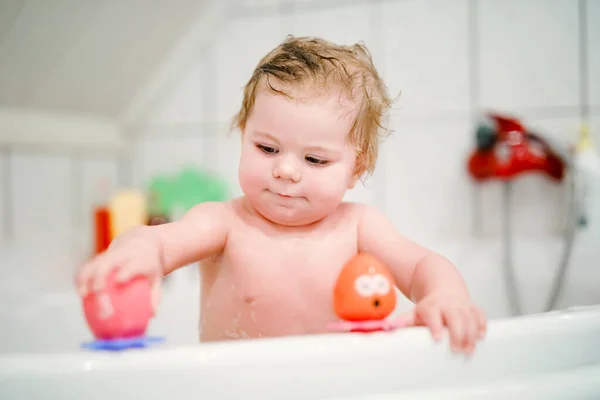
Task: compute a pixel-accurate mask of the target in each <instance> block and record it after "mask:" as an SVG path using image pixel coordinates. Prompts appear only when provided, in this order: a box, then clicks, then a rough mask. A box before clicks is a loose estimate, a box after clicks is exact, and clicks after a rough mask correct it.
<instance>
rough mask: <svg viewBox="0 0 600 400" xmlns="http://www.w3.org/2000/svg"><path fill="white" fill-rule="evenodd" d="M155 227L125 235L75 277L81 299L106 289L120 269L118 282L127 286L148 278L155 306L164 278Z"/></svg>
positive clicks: (139, 229)
mask: <svg viewBox="0 0 600 400" xmlns="http://www.w3.org/2000/svg"><path fill="white" fill-rule="evenodd" d="M149 229H152V227H147V226H143V227H139V228H134V229H132V230H130V231H129V232H125V233H124V234H123V235H122V237H118V238H116V240H115V243H113V244H112V245H111V247H110V248H109V249H108V250H106V251H105V252H104V253H101V254H99V255H97V256H95V257H94V258H93V259H91V260H89V261H88V262H87V263H85V264H83V265H82V266H81V268H80V269H79V271H78V272H77V274H76V277H75V284H76V286H77V290H78V292H79V295H80V296H81V297H85V296H86V295H87V294H88V293H90V292H97V291H100V290H102V289H103V288H104V284H105V279H106V277H107V275H108V274H109V273H110V272H112V271H113V270H115V269H117V270H118V272H117V275H116V280H117V282H126V281H128V280H129V279H131V278H133V277H134V276H139V275H142V276H146V277H147V278H148V279H149V280H150V283H151V284H152V285H153V287H154V290H153V292H154V293H153V303H154V306H155V307H156V305H157V303H158V301H159V299H158V297H159V296H160V294H159V293H160V292H159V290H160V279H161V278H162V275H163V270H164V266H163V261H162V251H161V247H160V243H159V241H158V240H156V239H154V238H153V236H152V235H150V234H148V230H149Z"/></svg>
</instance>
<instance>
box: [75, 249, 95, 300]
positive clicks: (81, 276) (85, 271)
mask: <svg viewBox="0 0 600 400" xmlns="http://www.w3.org/2000/svg"><path fill="white" fill-rule="evenodd" d="M99 259H100V256H97V257H95V258H94V259H93V260H90V261H88V262H87V263H85V264H83V266H82V267H81V268H80V269H79V270H78V271H77V273H76V275H75V285H76V287H77V291H78V292H79V295H80V296H82V297H83V296H86V295H87V294H88V293H89V292H90V280H91V278H92V276H93V274H94V271H95V270H96V269H97V267H98V260H99Z"/></svg>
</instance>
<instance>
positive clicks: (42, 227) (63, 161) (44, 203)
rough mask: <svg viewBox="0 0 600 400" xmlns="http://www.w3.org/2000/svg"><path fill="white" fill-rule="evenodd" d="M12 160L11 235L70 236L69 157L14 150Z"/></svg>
mask: <svg viewBox="0 0 600 400" xmlns="http://www.w3.org/2000/svg"><path fill="white" fill-rule="evenodd" d="M11 162H12V164H11V180H12V183H13V185H12V186H13V187H12V190H13V192H12V206H13V208H12V210H13V221H14V238H15V239H16V240H27V241H32V240H40V241H44V240H56V239H61V238H64V239H67V238H69V237H70V235H71V232H72V228H73V213H72V206H73V203H72V201H71V200H72V192H71V190H72V188H71V181H72V180H71V169H70V166H71V164H70V161H69V159H68V158H67V157H61V156H51V155H43V154H20V153H13V155H12V157H11Z"/></svg>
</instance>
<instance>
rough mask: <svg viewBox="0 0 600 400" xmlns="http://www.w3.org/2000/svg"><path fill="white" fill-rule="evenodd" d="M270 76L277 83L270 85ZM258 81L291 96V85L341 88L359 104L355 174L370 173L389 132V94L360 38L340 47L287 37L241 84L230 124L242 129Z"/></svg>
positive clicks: (354, 137) (352, 136)
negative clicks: (238, 104)
mask: <svg viewBox="0 0 600 400" xmlns="http://www.w3.org/2000/svg"><path fill="white" fill-rule="evenodd" d="M272 80H274V81H275V83H279V84H277V85H276V86H273V83H274V82H272ZM261 85H265V87H268V88H269V89H270V90H272V91H274V92H276V93H278V94H281V95H283V96H286V97H289V98H291V97H292V95H291V90H288V91H286V90H285V89H284V88H286V87H287V88H307V87H308V88H310V89H317V90H331V89H333V88H335V89H341V90H342V92H341V93H340V94H345V95H346V97H347V98H348V99H350V100H351V101H352V102H353V103H354V104H355V105H356V106H357V108H356V109H355V110H354V120H353V124H352V128H351V131H350V135H349V136H350V140H351V142H352V144H353V145H354V146H355V147H356V154H357V163H356V169H355V174H356V175H357V176H361V175H363V174H364V173H365V172H368V173H372V172H373V171H374V169H375V164H376V161H377V157H378V153H379V140H380V138H382V137H384V136H387V135H388V134H389V133H391V130H389V129H387V128H385V127H384V126H383V120H384V118H385V116H386V114H387V110H388V109H390V108H391V104H392V99H391V98H390V97H389V95H388V92H387V88H386V86H385V84H384V83H383V81H382V79H381V78H380V77H379V74H378V73H377V70H376V69H375V66H374V65H373V60H372V58H371V54H370V53H369V51H368V50H367V48H366V47H365V46H364V45H363V44H362V43H356V44H354V45H352V46H343V45H337V44H334V43H331V42H329V41H326V40H323V39H320V38H315V37H293V36H288V37H286V39H285V41H284V42H283V43H281V44H280V45H279V46H277V47H276V48H275V49H273V50H272V51H270V52H269V53H268V54H267V55H266V56H265V57H263V58H262V59H261V60H260V62H259V63H258V65H257V66H256V68H255V69H254V72H253V74H252V77H251V78H250V79H249V80H248V82H247V83H246V86H245V87H244V98H243V101H242V106H241V109H240V110H239V111H238V113H237V114H236V115H235V117H234V119H233V127H234V128H238V129H239V130H240V131H242V132H244V129H245V127H246V122H247V121H248V118H249V116H250V113H251V112H252V109H253V107H254V100H255V96H256V93H257V90H259V88H260V86H261Z"/></svg>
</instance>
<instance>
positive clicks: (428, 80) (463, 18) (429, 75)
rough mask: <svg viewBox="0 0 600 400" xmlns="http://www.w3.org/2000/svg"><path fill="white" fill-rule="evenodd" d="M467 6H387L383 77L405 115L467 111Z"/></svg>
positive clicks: (437, 2) (424, 1)
mask: <svg viewBox="0 0 600 400" xmlns="http://www.w3.org/2000/svg"><path fill="white" fill-rule="evenodd" d="M467 4H468V3H467V1H466V0H462V1H461V0H455V1H445V0H420V1H414V0H412V1H398V2H384V3H383V5H382V15H383V20H382V21H381V23H382V24H383V32H384V35H383V40H384V44H383V49H384V50H383V51H384V60H385V61H384V62H385V63H384V65H383V77H384V79H385V80H386V81H387V84H388V86H389V87H390V90H391V91H392V93H394V94H398V93H399V92H401V96H400V99H399V102H398V103H397V107H398V108H399V109H400V110H401V112H402V113H403V114H405V115H407V114H436V113H443V112H448V111H450V112H455V111H467V109H468V107H469V86H468V73H469V69H468V36H467V34H468V31H467Z"/></svg>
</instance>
